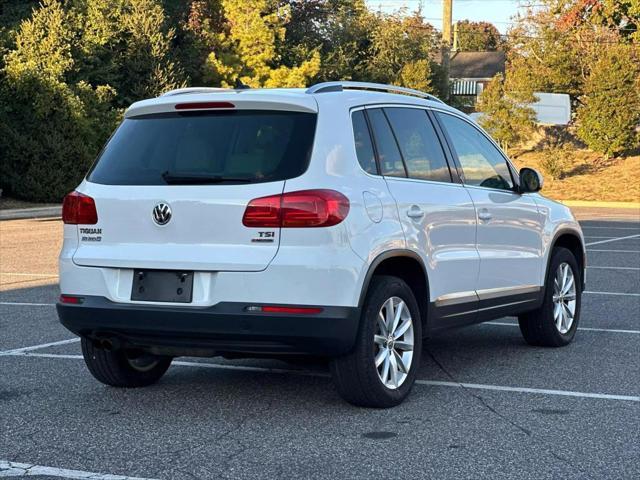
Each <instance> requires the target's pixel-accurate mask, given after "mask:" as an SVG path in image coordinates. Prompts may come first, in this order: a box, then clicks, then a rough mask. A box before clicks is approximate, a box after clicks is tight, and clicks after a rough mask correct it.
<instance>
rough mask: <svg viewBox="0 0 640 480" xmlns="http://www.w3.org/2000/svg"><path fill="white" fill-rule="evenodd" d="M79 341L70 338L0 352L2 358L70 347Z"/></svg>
mask: <svg viewBox="0 0 640 480" xmlns="http://www.w3.org/2000/svg"><path fill="white" fill-rule="evenodd" d="M79 341H80V339H79V338H69V339H67V340H59V341H57V342H49V343H43V344H41V345H32V346H29V347H22V348H14V349H13V350H5V351H2V350H0V356H2V355H13V354H15V353H24V352H31V351H33V350H40V349H42V348H48V347H55V346H56V345H68V344H69V343H77V342H79Z"/></svg>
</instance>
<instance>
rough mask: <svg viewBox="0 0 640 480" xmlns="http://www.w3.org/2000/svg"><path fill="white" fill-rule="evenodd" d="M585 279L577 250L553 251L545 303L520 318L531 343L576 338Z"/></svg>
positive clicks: (550, 343)
mask: <svg viewBox="0 0 640 480" xmlns="http://www.w3.org/2000/svg"><path fill="white" fill-rule="evenodd" d="M581 299H582V281H581V277H580V270H579V268H578V263H577V262H576V259H575V257H574V256H573V253H571V251H570V250H568V249H566V248H562V247H558V248H555V249H554V250H553V252H552V254H551V261H550V263H549V271H548V272H547V278H546V284H545V293H544V301H543V302H542V306H541V307H540V308H539V309H537V310H534V311H532V312H528V313H525V314H523V315H520V316H519V317H518V323H519V324H520V331H521V332H522V336H523V337H524V339H525V340H526V342H527V343H529V344H530V345H536V346H544V347H562V346H564V345H568V344H569V343H571V341H572V340H573V337H574V336H575V334H576V330H577V329H578V322H579V320H580V304H581Z"/></svg>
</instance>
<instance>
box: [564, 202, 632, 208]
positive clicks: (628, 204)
mask: <svg viewBox="0 0 640 480" xmlns="http://www.w3.org/2000/svg"><path fill="white" fill-rule="evenodd" d="M558 202H560V203H562V204H563V205H566V206H567V207H595V208H632V209H640V202H598V201H591V200H558Z"/></svg>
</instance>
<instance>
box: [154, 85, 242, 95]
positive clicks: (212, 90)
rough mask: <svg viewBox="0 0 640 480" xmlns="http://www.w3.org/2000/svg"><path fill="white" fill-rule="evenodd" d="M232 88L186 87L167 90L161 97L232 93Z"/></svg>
mask: <svg viewBox="0 0 640 480" xmlns="http://www.w3.org/2000/svg"><path fill="white" fill-rule="evenodd" d="M234 91H235V90H234V89H233V88H220V87H187V88H176V89H175V90H169V91H168V92H165V93H163V94H162V95H161V97H173V96H174V95H184V94H186V93H215V92H234Z"/></svg>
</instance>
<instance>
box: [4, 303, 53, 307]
mask: <svg viewBox="0 0 640 480" xmlns="http://www.w3.org/2000/svg"><path fill="white" fill-rule="evenodd" d="M0 305H18V306H21V307H55V305H56V304H55V303H30V302H0Z"/></svg>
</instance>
